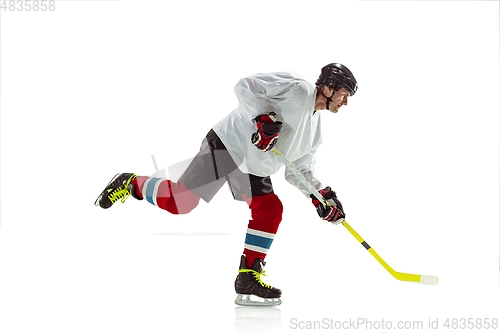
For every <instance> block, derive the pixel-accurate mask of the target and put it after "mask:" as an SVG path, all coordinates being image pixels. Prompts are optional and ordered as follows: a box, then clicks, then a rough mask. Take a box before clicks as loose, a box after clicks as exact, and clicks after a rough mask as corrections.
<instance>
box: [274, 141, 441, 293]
mask: <svg viewBox="0 0 500 333" xmlns="http://www.w3.org/2000/svg"><path fill="white" fill-rule="evenodd" d="M271 151H272V152H273V153H275V154H276V156H278V157H279V158H280V159H281V161H282V162H283V163H284V164H285V165H287V164H288V165H289V166H290V167H291V171H292V172H293V174H294V175H295V176H296V177H297V178H298V179H299V181H300V182H301V183H302V184H303V185H304V186H305V187H307V189H308V190H309V191H310V192H311V193H312V194H313V195H314V196H315V197H316V198H317V199H318V200H319V201H320V202H321V203H322V204H323V206H325V207H326V206H327V205H329V204H328V203H327V201H326V200H325V198H323V196H322V195H321V194H319V192H318V191H317V190H316V189H315V188H314V187H313V186H312V185H311V184H310V183H309V182H308V181H307V179H305V177H304V176H303V175H302V174H301V173H300V172H299V170H297V169H296V168H295V167H294V166H293V164H292V163H291V162H290V161H289V160H287V159H286V157H285V156H284V155H283V154H282V153H281V152H280V151H279V150H278V149H276V148H273V149H272V150H271ZM341 223H342V225H343V226H344V227H346V229H347V230H349V232H350V233H351V234H352V235H353V236H354V238H356V239H357V240H358V241H359V242H360V243H361V245H363V246H364V247H365V248H366V249H367V250H368V252H370V253H371V255H372V256H373V257H374V258H375V259H377V261H378V262H379V263H380V264H381V265H382V266H384V268H385V269H386V270H387V271H388V272H389V273H390V274H391V275H392V276H393V277H394V278H396V279H397V280H400V281H409V282H418V283H422V284H428V285H436V284H438V283H439V279H438V278H437V277H435V276H432V275H418V274H407V273H401V272H396V271H395V270H394V269H392V268H391V266H389V265H388V264H387V263H386V262H385V261H384V260H383V259H382V258H381V257H380V256H379V255H378V254H377V252H375V250H373V249H372V248H371V246H370V245H368V243H367V242H365V241H364V240H363V238H361V236H360V235H359V234H358V233H357V232H356V231H354V229H353V228H352V227H351V226H350V225H349V224H348V223H347V221H345V220H344V221H343V222H341Z"/></svg>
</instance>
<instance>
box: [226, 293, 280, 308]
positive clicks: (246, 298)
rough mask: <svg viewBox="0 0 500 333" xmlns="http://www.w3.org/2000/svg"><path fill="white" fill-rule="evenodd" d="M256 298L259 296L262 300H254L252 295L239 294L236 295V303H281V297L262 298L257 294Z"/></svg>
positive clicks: (250, 304)
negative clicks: (251, 297)
mask: <svg viewBox="0 0 500 333" xmlns="http://www.w3.org/2000/svg"><path fill="white" fill-rule="evenodd" d="M254 297H255V298H258V299H259V300H262V301H253V300H251V299H250V295H242V294H238V296H236V300H235V301H234V303H236V305H242V306H254V305H255V306H277V305H280V304H281V299H280V298H260V297H257V296H254Z"/></svg>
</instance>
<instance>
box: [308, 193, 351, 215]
mask: <svg viewBox="0 0 500 333" xmlns="http://www.w3.org/2000/svg"><path fill="white" fill-rule="evenodd" d="M318 192H319V194H321V195H322V196H323V198H325V199H326V202H328V203H329V204H330V206H327V207H325V206H323V204H322V203H321V202H320V201H319V200H318V199H316V197H315V196H314V195H312V194H311V199H312V203H313V205H314V206H315V207H316V211H317V212H318V215H319V216H320V217H321V218H322V219H323V220H325V221H328V222H332V223H333V224H339V223H341V222H344V219H345V213H344V209H343V208H342V204H341V203H340V201H339V199H337V194H336V193H335V192H334V191H332V189H331V188H330V186H327V187H326V188H324V189H322V190H321V191H318Z"/></svg>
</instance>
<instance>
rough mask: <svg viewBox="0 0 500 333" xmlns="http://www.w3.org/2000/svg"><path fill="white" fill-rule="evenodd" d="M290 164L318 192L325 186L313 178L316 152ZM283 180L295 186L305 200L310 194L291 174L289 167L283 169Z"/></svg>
mask: <svg viewBox="0 0 500 333" xmlns="http://www.w3.org/2000/svg"><path fill="white" fill-rule="evenodd" d="M292 164H293V165H294V166H295V168H296V169H297V170H298V171H299V172H300V173H301V174H302V175H303V176H304V177H305V178H306V179H307V181H308V182H309V183H310V184H311V185H312V186H313V187H314V188H315V189H317V190H318V191H319V190H321V189H323V188H324V187H325V186H323V184H322V183H321V181H319V179H317V178H316V176H315V165H316V150H313V151H311V152H310V153H308V154H306V155H304V156H302V157H301V158H299V159H298V160H296V161H293V162H292ZM285 179H286V180H287V181H288V182H289V183H290V184H292V185H293V186H295V187H296V188H297V189H298V190H299V191H301V192H302V194H304V195H305V196H306V197H307V198H309V197H310V195H311V194H312V193H311V192H310V191H309V190H308V189H307V187H305V186H304V185H303V184H302V183H301V182H300V180H299V179H298V178H297V176H295V175H294V174H293V172H292V171H291V167H290V166H286V169H285Z"/></svg>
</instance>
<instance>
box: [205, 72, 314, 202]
mask: <svg viewBox="0 0 500 333" xmlns="http://www.w3.org/2000/svg"><path fill="white" fill-rule="evenodd" d="M234 91H235V93H236V96H237V97H238V100H239V106H238V107H237V108H236V109H235V110H234V111H232V112H231V113H230V114H229V115H228V116H227V117H225V118H224V119H222V120H221V121H220V122H218V123H217V124H216V125H215V126H214V128H213V130H214V132H215V133H216V134H217V135H218V136H219V138H220V139H221V140H222V142H223V143H224V145H225V146H226V148H227V150H228V152H229V154H230V155H231V157H232V158H233V160H234V161H235V163H236V164H237V165H238V167H239V169H240V170H241V171H242V172H244V173H250V174H253V175H256V176H260V177H266V176H270V175H272V174H274V173H276V172H277V171H278V170H279V169H280V168H281V167H282V166H283V163H282V162H281V161H280V160H279V159H278V157H277V156H276V155H275V154H274V153H272V152H270V151H269V152H262V151H261V150H259V149H257V148H256V147H255V146H254V145H253V144H252V142H251V137H252V134H253V133H255V132H256V131H257V126H256V124H255V120H254V119H255V118H256V117H257V116H258V115H262V114H267V113H269V112H275V113H276V115H277V116H276V118H277V120H279V121H281V122H283V128H282V130H281V132H280V134H279V136H278V140H277V143H276V148H277V149H278V150H279V151H281V152H282V153H283V155H285V156H286V157H287V159H288V160H289V161H291V162H292V163H293V164H294V165H295V167H296V168H297V169H298V170H299V171H300V172H301V173H302V174H303V175H304V176H305V177H306V179H307V180H309V182H310V183H311V184H312V185H313V186H314V188H316V189H318V190H319V189H322V188H324V186H323V185H322V184H321V182H320V181H319V180H318V179H316V178H315V177H314V165H315V153H316V150H317V148H318V146H319V145H320V144H321V141H322V140H321V121H320V112H314V105H315V100H316V88H315V87H314V86H312V85H311V84H310V83H308V82H306V81H305V80H304V79H302V78H300V77H299V76H298V75H297V74H292V73H285V72H280V73H267V74H256V75H253V76H250V77H247V78H243V79H241V80H240V81H239V82H238V84H236V86H235V88H234ZM285 178H286V179H287V181H289V182H290V183H291V184H293V185H294V186H295V187H297V188H298V189H299V190H301V192H302V193H304V195H306V196H308V197H309V195H310V194H311V193H310V192H309V191H308V190H307V189H306V188H305V186H303V185H302V184H300V182H299V181H298V179H297V178H296V177H295V175H293V174H292V173H291V171H290V170H288V168H287V169H286V171H285Z"/></svg>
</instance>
